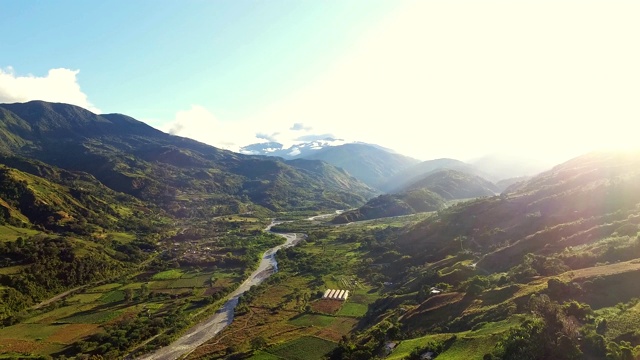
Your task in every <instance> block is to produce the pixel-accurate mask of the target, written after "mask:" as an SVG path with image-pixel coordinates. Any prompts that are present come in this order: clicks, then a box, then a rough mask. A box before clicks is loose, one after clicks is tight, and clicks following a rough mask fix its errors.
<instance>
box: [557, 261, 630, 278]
mask: <svg viewBox="0 0 640 360" xmlns="http://www.w3.org/2000/svg"><path fill="white" fill-rule="evenodd" d="M635 270H640V261H639V260H638V259H635V260H631V261H625V262H619V263H615V264H609V265H602V266H595V267H590V268H585V269H579V270H573V271H569V272H567V273H565V274H563V275H567V276H569V278H570V279H572V280H578V279H582V278H589V277H594V276H598V275H602V276H607V275H615V274H621V273H625V272H629V271H635ZM561 276H562V275H561Z"/></svg>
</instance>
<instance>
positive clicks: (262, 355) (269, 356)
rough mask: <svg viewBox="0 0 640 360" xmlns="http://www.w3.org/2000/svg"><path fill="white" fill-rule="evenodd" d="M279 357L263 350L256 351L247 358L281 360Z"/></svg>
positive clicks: (250, 359) (253, 359) (251, 359)
mask: <svg viewBox="0 0 640 360" xmlns="http://www.w3.org/2000/svg"><path fill="white" fill-rule="evenodd" d="M281 359H282V358H281V357H278V356H275V355H273V354H269V353H268V352H264V351H256V352H255V353H254V354H253V355H251V357H250V358H249V360H281Z"/></svg>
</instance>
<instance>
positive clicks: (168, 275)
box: [152, 269, 184, 280]
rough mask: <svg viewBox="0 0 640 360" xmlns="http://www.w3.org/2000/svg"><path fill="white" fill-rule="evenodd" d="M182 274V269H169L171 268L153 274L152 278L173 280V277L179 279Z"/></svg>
mask: <svg viewBox="0 0 640 360" xmlns="http://www.w3.org/2000/svg"><path fill="white" fill-rule="evenodd" d="M182 275H184V273H183V272H182V270H180V269H171V270H166V271H163V272H159V273H157V274H155V275H153V277H152V279H153V280H174V279H180V278H181V277H182Z"/></svg>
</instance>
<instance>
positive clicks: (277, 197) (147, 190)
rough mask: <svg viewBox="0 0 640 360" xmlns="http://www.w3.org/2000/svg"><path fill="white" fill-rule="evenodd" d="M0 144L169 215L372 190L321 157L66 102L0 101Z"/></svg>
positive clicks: (337, 201)
mask: <svg viewBox="0 0 640 360" xmlns="http://www.w3.org/2000/svg"><path fill="white" fill-rule="evenodd" d="M0 121H1V122H0V140H1V142H0V151H1V152H2V153H3V154H5V155H6V156H15V157H23V158H29V159H32V160H36V161H41V162H43V163H46V164H50V165H53V166H56V167H60V168H64V169H68V170H71V171H81V172H85V173H88V174H91V175H93V176H94V177H95V178H96V179H97V180H99V181H100V182H101V183H103V184H104V185H106V186H107V187H109V188H111V189H113V190H115V191H118V192H123V193H126V194H129V195H132V196H135V197H137V198H139V199H142V200H146V201H150V200H153V201H154V202H155V203H157V204H160V205H161V206H162V207H163V208H164V209H165V210H167V211H170V212H172V213H174V214H186V213H190V212H194V211H203V209H207V211H210V212H212V213H213V214H214V215H215V214H224V213H234V212H238V211H239V210H241V209H244V208H246V207H247V206H250V205H251V204H255V205H258V206H262V207H265V208H267V209H270V210H275V211H278V210H283V209H288V210H292V209H310V208H322V207H324V208H341V207H349V206H353V205H357V204H362V203H364V201H365V200H366V199H367V198H369V197H371V196H372V195H373V194H374V193H375V191H374V190H373V189H371V188H369V187H368V186H367V185H365V184H364V183H362V182H361V181H359V180H358V179H356V178H354V177H352V176H350V175H349V174H347V173H346V172H345V171H344V170H341V169H338V168H336V167H333V166H330V165H328V164H326V163H321V162H319V161H310V160H307V161H304V160H294V161H289V160H283V159H279V158H275V157H263V156H262V157H261V156H248V155H242V154H237V153H233V152H230V151H226V150H221V149H217V148H215V147H212V146H209V145H206V144H203V143H199V142H197V141H194V140H191V139H187V138H182V137H177V136H172V135H169V134H166V133H163V132H161V131H158V130H156V129H154V128H152V127H150V126H148V125H146V124H145V123H142V122H140V121H137V120H135V119H133V118H131V117H128V116H126V115H121V114H105V115H96V114H93V113H91V112H89V111H87V110H85V109H82V108H80V107H77V106H72V105H67V104H56V103H46V102H42V101H32V102H29V103H24V104H21V103H18V104H3V105H0Z"/></svg>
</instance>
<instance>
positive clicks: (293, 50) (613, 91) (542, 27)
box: [0, 0, 640, 164]
mask: <svg viewBox="0 0 640 360" xmlns="http://www.w3.org/2000/svg"><path fill="white" fill-rule="evenodd" d="M0 12H1V13H2V14H3V16H2V18H3V19H2V21H1V22H0V34H3V35H2V36H1V37H0V103H10V102H24V101H29V100H46V101H55V102H66V103H71V104H75V105H79V106H82V107H85V108H87V109H89V110H91V111H93V112H96V113H122V114H126V115H129V116H132V117H134V118H136V119H138V120H141V121H144V122H146V123H148V124H150V125H151V126H154V127H156V128H158V129H161V130H163V131H167V132H171V133H174V134H176V135H181V136H186V137H191V138H194V139H196V140H199V141H202V142H205V143H208V144H211V145H214V146H217V147H221V148H225V149H230V150H233V151H238V150H239V149H240V147H241V146H244V145H248V144H252V143H257V142H266V141H278V142H281V143H283V144H285V146H289V145H292V144H295V143H297V142H300V141H303V140H310V139H316V138H326V137H333V138H338V139H342V140H344V141H362V142H369V143H374V144H378V145H381V146H384V147H387V148H390V149H393V150H395V151H397V152H399V153H401V154H404V155H408V156H412V157H415V158H417V159H420V160H428V159H434V158H440V157H450V158H456V159H460V160H473V159H478V158H482V157H484V156H487V155H500V156H507V157H513V158H523V159H528V161H532V162H536V161H538V162H544V163H548V164H553V163H558V162H561V161H564V160H567V159H569V158H571V157H574V156H578V155H581V154H583V153H586V152H589V151H593V150H600V149H617V148H632V147H635V146H637V145H636V143H638V141H637V138H638V133H639V131H638V130H640V101H639V100H640V66H639V65H638V64H640V46H639V45H640V21H637V19H639V18H640V2H638V1H632V0H629V1H615V0H607V1H595V0H593V1H591V0H576V1H567V0H553V1H545V0H535V1H533V0H532V1H527V0H518V1H515V0H508V1H507V0H504V1H492V0H487V1H477V0H469V1H464V0H447V1H444V0H440V1H431V0H421V1H417V0H414V1H410V0H394V1H391V0H322V1H306V0H295V1H294V0H269V1H242V0H230V1H224V0H219V1H209V0H184V1H166V0H137V1H122V0H113V1H101V2H93V1H79V0H78V1H65V0H62V1H56V2H53V1H49V2H46V1H29V0H2V1H0Z"/></svg>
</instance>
